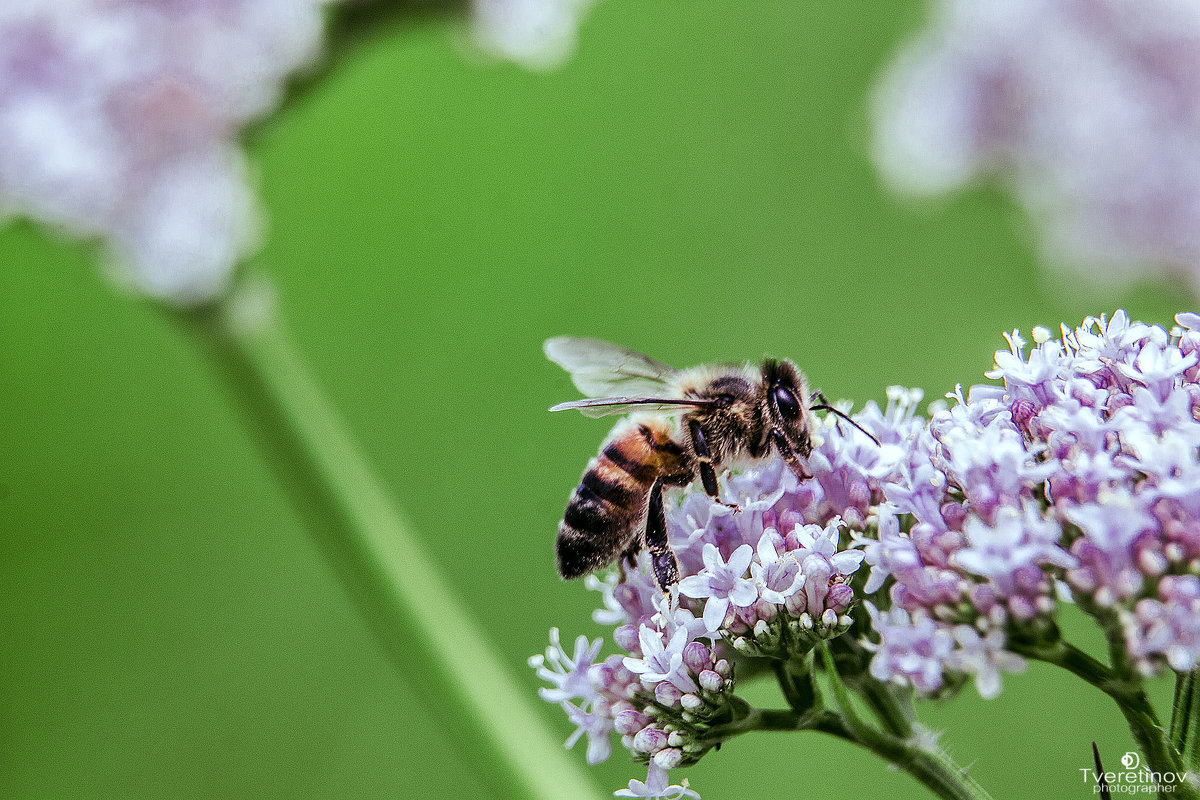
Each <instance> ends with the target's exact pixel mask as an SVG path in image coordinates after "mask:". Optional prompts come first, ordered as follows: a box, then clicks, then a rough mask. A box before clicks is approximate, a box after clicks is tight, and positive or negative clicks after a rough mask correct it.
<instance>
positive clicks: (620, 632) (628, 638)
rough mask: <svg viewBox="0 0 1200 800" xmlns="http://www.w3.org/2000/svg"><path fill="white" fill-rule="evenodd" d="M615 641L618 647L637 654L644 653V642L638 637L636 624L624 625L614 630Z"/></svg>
mask: <svg viewBox="0 0 1200 800" xmlns="http://www.w3.org/2000/svg"><path fill="white" fill-rule="evenodd" d="M613 641H614V642H616V643H617V647H619V648H621V649H622V650H624V651H625V652H627V653H630V654H632V655H635V656H640V655H641V654H642V643H641V640H640V639H638V629H637V626H635V625H622V626H621V627H619V628H617V629H616V630H615V631H613Z"/></svg>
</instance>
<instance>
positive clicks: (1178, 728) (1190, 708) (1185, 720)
mask: <svg viewBox="0 0 1200 800" xmlns="http://www.w3.org/2000/svg"><path fill="white" fill-rule="evenodd" d="M1198 674H1200V669H1198V670H1193V671H1192V672H1179V673H1176V675H1175V702H1174V704H1173V706H1172V710H1171V744H1172V745H1173V746H1174V748H1175V750H1176V752H1178V753H1179V754H1180V756H1181V758H1182V760H1183V763H1184V766H1186V767H1187V768H1188V769H1189V770H1190V771H1192V772H1200V686H1198V685H1197V681H1196V678H1197V675H1198Z"/></svg>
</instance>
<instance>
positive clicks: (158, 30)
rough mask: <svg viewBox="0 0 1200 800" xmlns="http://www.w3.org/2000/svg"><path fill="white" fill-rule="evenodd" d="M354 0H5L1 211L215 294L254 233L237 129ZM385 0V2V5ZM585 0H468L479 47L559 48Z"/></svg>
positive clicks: (532, 56) (146, 285)
mask: <svg viewBox="0 0 1200 800" xmlns="http://www.w3.org/2000/svg"><path fill="white" fill-rule="evenodd" d="M365 4H366V3H364V2H359V3H354V2H352V0H343V1H342V2H340V3H339V2H336V0H187V1H186V2H184V1H182V0H54V2H44V0H8V1H7V2H5V3H3V4H0V141H2V142H4V147H3V148H0V219H2V218H4V217H8V216H15V215H22V216H27V217H29V218H31V219H33V220H35V221H37V222H41V223H44V224H47V225H51V226H53V227H56V228H58V229H60V230H62V231H64V232H66V233H67V234H69V235H71V236H73V237H83V238H97V239H101V240H103V241H104V242H105V243H106V245H107V255H108V261H109V264H110V267H111V268H112V270H113V272H114V273H115V274H116V275H117V276H118V277H119V278H121V279H122V280H123V281H124V282H126V283H129V284H130V285H132V286H133V287H134V288H136V289H137V290H138V291H140V292H143V293H145V294H147V295H149V296H151V297H155V298H158V299H162V300H167V301H170V302H174V303H180V304H198V303H203V302H206V301H208V300H211V299H213V298H214V297H216V296H217V295H219V294H220V293H221V292H222V291H223V290H224V289H225V288H226V286H227V284H228V281H229V278H230V275H231V273H232V272H233V270H234V268H235V266H236V265H237V264H238V262H239V261H240V260H241V259H243V258H244V257H245V256H246V255H248V254H249V253H250V252H251V250H252V249H253V247H254V245H255V244H256V241H257V234H258V230H259V227H260V225H259V220H260V214H259V213H258V208H257V203H256V200H255V195H254V190H253V188H252V186H251V179H250V177H251V176H250V172H249V169H248V166H247V163H246V159H245V156H244V155H243V153H242V150H241V147H240V145H239V143H238V137H239V135H240V133H241V131H242V130H243V128H244V127H245V126H246V125H247V124H248V123H250V122H252V121H254V120H256V119H258V118H260V117H262V116H263V115H265V114H267V113H269V112H270V111H272V110H273V109H274V108H275V107H276V106H277V104H278V103H279V100H280V97H281V94H282V91H283V89H284V86H285V81H286V80H287V78H288V76H289V75H291V74H292V73H293V72H295V71H296V70H298V69H301V68H303V67H304V66H306V65H308V64H310V63H311V62H312V61H314V59H315V58H316V57H317V55H318V52H319V49H320V44H321V38H322V33H323V29H324V27H325V15H326V8H325V7H326V6H329V7H331V10H332V13H334V14H336V13H337V11H338V10H339V9H341V8H342V7H346V8H349V7H351V6H354V5H365ZM379 5H382V4H379ZM589 5H590V3H589V2H586V0H476V2H475V4H474V6H473V12H474V16H473V22H472V29H473V32H474V34H475V38H476V40H477V41H478V42H479V43H480V45H481V46H482V47H484V48H485V49H486V50H487V51H489V52H491V53H493V54H495V55H497V56H500V57H503V58H509V59H513V60H517V61H521V62H523V63H525V64H528V65H530V66H536V67H548V66H553V65H555V64H557V63H559V62H561V61H562V60H563V59H564V58H565V57H566V56H567V55H568V54H569V52H570V50H571V49H572V47H573V45H574V33H575V28H576V25H577V24H578V19H579V16H580V15H581V14H582V13H583V12H584V11H585V10H586V8H587V7H588V6H589Z"/></svg>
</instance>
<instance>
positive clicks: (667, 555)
mask: <svg viewBox="0 0 1200 800" xmlns="http://www.w3.org/2000/svg"><path fill="white" fill-rule="evenodd" d="M663 483H664V479H663V478H659V479H657V480H655V481H654V485H653V486H651V487H650V500H649V502H648V503H647V506H646V535H645V540H646V547H647V549H649V550H650V563H651V564H652V565H653V567H654V577H655V578H657V579H658V585H659V586H660V587H662V590H663V591H664V592H668V591H670V589H671V587H672V586H673V585H674V584H676V583H678V582H679V562H677V561H676V560H675V553H674V552H672V550H671V546H670V545H669V544H668V543H667V514H666V512H665V511H664V510H663V496H662V495H663Z"/></svg>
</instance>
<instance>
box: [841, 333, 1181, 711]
mask: <svg viewBox="0 0 1200 800" xmlns="http://www.w3.org/2000/svg"><path fill="white" fill-rule="evenodd" d="M1177 320H1178V321H1179V323H1180V325H1181V326H1183V328H1182V329H1178V330H1177V331H1176V332H1175V334H1174V335H1170V334H1168V333H1167V331H1165V330H1163V329H1162V328H1160V327H1157V326H1150V325H1145V324H1142V323H1136V322H1131V321H1130V320H1129V318H1128V316H1127V315H1126V314H1125V313H1124V312H1117V314H1115V315H1114V316H1113V318H1112V320H1111V321H1110V320H1107V319H1105V318H1103V317H1101V318H1099V319H1094V318H1089V319H1087V320H1085V321H1084V323H1083V325H1082V326H1080V327H1078V328H1076V329H1074V330H1070V329H1067V328H1065V327H1064V328H1063V330H1062V337H1061V339H1058V340H1056V339H1052V338H1051V337H1050V333H1049V331H1046V330H1045V329H1035V331H1034V338H1035V340H1036V342H1037V344H1036V345H1035V346H1034V347H1033V348H1032V350H1031V351H1030V352H1028V353H1026V352H1025V342H1024V341H1023V340H1022V339H1021V338H1020V336H1019V335H1018V334H1017V332H1016V331H1014V332H1012V333H1011V334H1008V335H1007V337H1006V338H1007V339H1008V341H1009V348H1008V350H1002V351H1000V352H998V353H997V354H996V369H994V370H993V371H991V372H989V373H988V377H991V378H999V379H1001V380H1003V386H976V387H974V388H973V389H972V390H971V392H970V396H969V398H968V399H964V398H963V397H962V395H961V393H956V394H955V395H953V396H952V397H953V398H954V399H955V401H956V404H955V406H954V407H953V408H949V409H943V410H940V411H938V412H936V413H935V414H934V416H933V418H932V420H931V421H930V424H929V428H928V430H927V431H926V432H924V433H922V434H921V435H920V436H919V437H918V438H917V440H916V443H915V446H914V449H913V459H912V464H913V468H912V469H911V470H910V472H909V474H907V475H906V476H905V477H904V479H903V480H900V481H897V482H896V483H894V484H890V485H888V486H887V487H886V494H887V498H888V500H889V502H888V503H887V504H885V505H882V506H880V507H879V509H878V511H877V517H876V520H877V528H876V537H875V539H874V540H868V541H865V542H864V549H865V550H866V554H867V555H866V561H867V564H868V565H869V566H870V569H871V579H870V581H869V583H868V586H867V587H866V588H867V590H868V591H874V590H878V589H880V588H881V587H883V586H884V584H885V581H886V582H888V593H887V599H888V600H889V601H890V605H891V611H890V612H887V613H877V614H875V615H874V623H875V625H874V627H875V629H876V632H877V633H878V634H879V636H880V639H881V641H880V642H879V643H876V644H875V645H873V646H874V647H876V648H877V653H876V657H875V660H874V662H873V664H872V673H873V674H874V675H875V676H876V677H877V678H880V679H892V678H894V679H902V680H906V681H909V682H911V683H912V684H914V685H915V686H917V687H918V688H919V689H922V690H924V691H933V690H936V689H937V688H939V687H940V686H941V685H942V675H941V672H940V671H941V670H942V669H945V670H948V671H954V672H964V671H965V672H971V673H974V674H975V675H976V678H977V685H978V687H979V689H980V692H981V693H983V694H985V695H990V694H994V693H995V692H997V691H998V690H999V681H998V676H997V671H998V670H999V669H1006V670H1007V669H1013V668H1018V667H1019V665H1020V662H1019V660H1017V659H1015V658H1014V657H1013V656H1012V655H1011V654H1008V653H1005V652H1004V651H1003V649H1002V648H1003V647H1004V644H1005V641H1006V636H1007V635H1008V632H1009V631H1011V630H1012V629H1013V628H1014V627H1016V628H1019V627H1020V626H1022V625H1024V624H1026V623H1029V622H1030V621H1031V620H1034V619H1035V618H1037V617H1043V618H1045V617H1049V616H1050V615H1051V614H1052V613H1053V612H1054V610H1055V599H1056V597H1057V596H1058V595H1059V594H1060V592H1063V591H1066V590H1068V589H1069V592H1070V594H1071V595H1072V596H1073V597H1074V599H1075V600H1076V601H1077V602H1079V603H1080V604H1081V605H1082V606H1083V607H1084V608H1085V610H1088V611H1089V612H1091V613H1094V614H1096V615H1097V616H1098V618H1101V619H1111V620H1115V621H1116V622H1115V623H1113V624H1117V625H1119V626H1120V630H1119V633H1120V634H1121V635H1123V637H1124V640H1125V643H1126V648H1127V650H1128V652H1129V653H1130V655H1131V656H1132V657H1133V658H1134V659H1135V661H1136V663H1137V664H1138V665H1139V666H1140V667H1141V668H1142V669H1143V670H1144V671H1147V672H1150V671H1153V670H1155V669H1157V668H1159V667H1160V666H1161V665H1162V664H1163V663H1164V662H1165V663H1168V664H1170V666H1171V667H1173V668H1175V669H1190V668H1191V667H1193V666H1195V664H1196V662H1197V660H1200V638H1198V634H1200V627H1198V626H1197V625H1196V623H1195V622H1194V619H1195V617H1194V611H1195V610H1196V608H1197V597H1198V595H1197V591H1198V588H1200V584H1198V582H1197V579H1196V577H1195V573H1196V572H1197V570H1198V568H1200V449H1198V448H1200V422H1197V412H1198V410H1200V386H1198V385H1197V383H1196V379H1197V373H1198V370H1197V369H1196V366H1197V350H1200V332H1196V331H1194V330H1193V329H1200V324H1198V323H1200V317H1197V316H1196V315H1192V314H1181V315H1179V317H1177ZM901 515H907V516H904V519H905V520H911V522H909V523H907V530H905V531H901V525H900V519H901ZM967 626H970V627H967ZM968 634H969V635H968Z"/></svg>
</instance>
